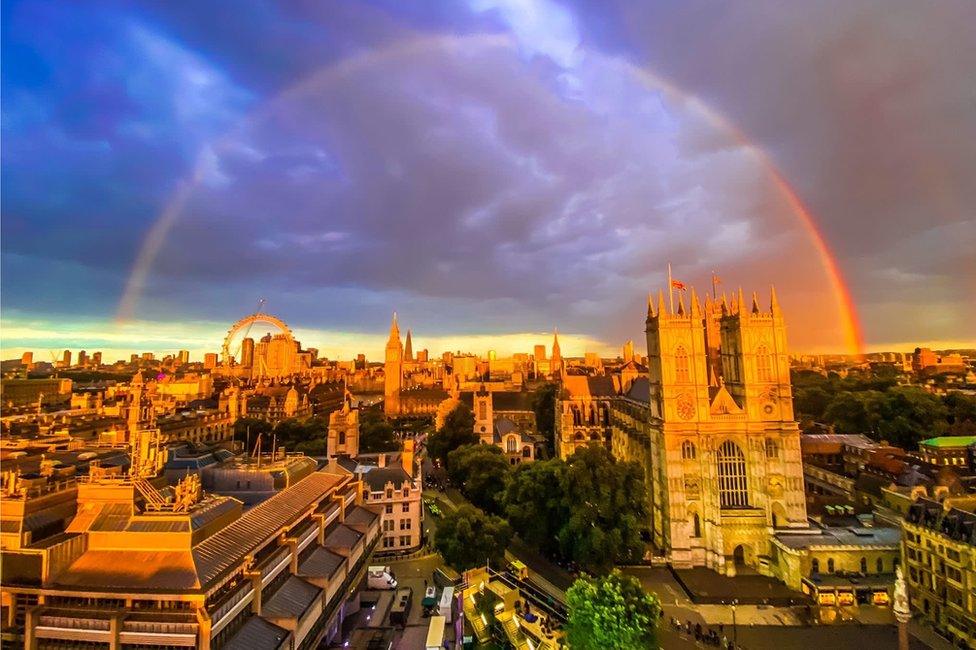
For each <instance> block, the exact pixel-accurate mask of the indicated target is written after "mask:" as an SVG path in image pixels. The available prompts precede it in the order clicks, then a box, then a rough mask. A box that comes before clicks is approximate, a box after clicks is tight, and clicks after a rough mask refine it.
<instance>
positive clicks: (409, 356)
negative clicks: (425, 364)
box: [403, 330, 413, 361]
mask: <svg viewBox="0 0 976 650" xmlns="http://www.w3.org/2000/svg"><path fill="white" fill-rule="evenodd" d="M403 358H404V359H406V360H407V361H413V338H412V337H411V333H410V330H407V342H406V343H405V344H404V346H403Z"/></svg>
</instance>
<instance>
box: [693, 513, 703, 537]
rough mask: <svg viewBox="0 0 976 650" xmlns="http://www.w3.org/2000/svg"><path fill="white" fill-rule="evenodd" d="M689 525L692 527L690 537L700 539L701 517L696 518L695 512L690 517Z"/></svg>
mask: <svg viewBox="0 0 976 650" xmlns="http://www.w3.org/2000/svg"><path fill="white" fill-rule="evenodd" d="M691 523H692V527H693V530H692V535H691V536H692V537H701V517H699V516H698V513H697V512H696V513H695V514H694V516H692V519H691Z"/></svg>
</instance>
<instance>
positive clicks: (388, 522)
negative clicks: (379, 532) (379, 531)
mask: <svg viewBox="0 0 976 650" xmlns="http://www.w3.org/2000/svg"><path fill="white" fill-rule="evenodd" d="M390 530H393V520H392V519H385V520H384V521H383V531H384V532H386V531H390Z"/></svg>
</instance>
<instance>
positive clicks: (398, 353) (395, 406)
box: [383, 313, 403, 415]
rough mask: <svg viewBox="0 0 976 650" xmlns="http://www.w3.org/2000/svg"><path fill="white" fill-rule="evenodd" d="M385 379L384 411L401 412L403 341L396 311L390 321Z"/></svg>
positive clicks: (388, 412)
mask: <svg viewBox="0 0 976 650" xmlns="http://www.w3.org/2000/svg"><path fill="white" fill-rule="evenodd" d="M384 372H385V379H384V384H383V411H384V412H385V413H386V414H387V415H399V414H400V389H401V388H402V387H403V343H402V342H401V341H400V326H399V325H398V324H397V317H396V313H394V314H393V321H392V322H391V323H390V339H389V340H388V341H387V342H386V360H385V364H384Z"/></svg>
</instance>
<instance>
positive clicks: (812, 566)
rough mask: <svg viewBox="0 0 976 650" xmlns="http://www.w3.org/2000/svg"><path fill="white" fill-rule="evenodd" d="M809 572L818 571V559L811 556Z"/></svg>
mask: <svg viewBox="0 0 976 650" xmlns="http://www.w3.org/2000/svg"><path fill="white" fill-rule="evenodd" d="M810 573H820V560H818V559H817V558H813V560H812V561H811V562H810Z"/></svg>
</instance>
